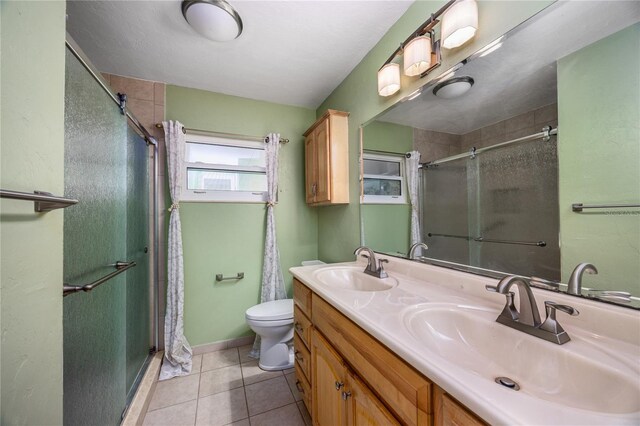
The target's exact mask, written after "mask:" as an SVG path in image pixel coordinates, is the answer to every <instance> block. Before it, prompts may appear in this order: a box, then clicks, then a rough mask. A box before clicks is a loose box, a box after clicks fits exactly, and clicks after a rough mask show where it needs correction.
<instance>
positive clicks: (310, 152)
mask: <svg viewBox="0 0 640 426" xmlns="http://www.w3.org/2000/svg"><path fill="white" fill-rule="evenodd" d="M348 117H349V113H347V112H343V111H336V110H332V109H330V110H327V112H326V113H325V114H324V115H323V116H322V117H320V118H319V119H318V120H317V121H316V122H315V123H313V125H312V126H311V127H309V129H308V130H307V131H306V132H305V133H304V136H305V141H304V145H305V179H306V184H305V186H306V200H307V203H308V204H311V205H314V206H320V205H328V204H347V203H349V122H348Z"/></svg>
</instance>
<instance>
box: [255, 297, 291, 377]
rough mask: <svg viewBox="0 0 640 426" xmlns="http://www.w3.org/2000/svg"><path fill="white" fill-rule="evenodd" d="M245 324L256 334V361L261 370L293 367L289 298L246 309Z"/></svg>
mask: <svg viewBox="0 0 640 426" xmlns="http://www.w3.org/2000/svg"><path fill="white" fill-rule="evenodd" d="M245 317H246V319H247V324H248V325H249V327H251V329H252V330H253V331H254V332H255V333H256V334H257V335H258V336H260V362H259V363H258V365H259V366H260V368H261V369H263V370H269V371H275V370H285V369H287V368H292V367H293V361H294V357H293V356H294V355H293V348H292V346H291V340H292V339H293V299H282V300H274V301H271V302H265V303H260V304H259V305H255V306H252V307H250V308H249V309H247V312H246V313H245Z"/></svg>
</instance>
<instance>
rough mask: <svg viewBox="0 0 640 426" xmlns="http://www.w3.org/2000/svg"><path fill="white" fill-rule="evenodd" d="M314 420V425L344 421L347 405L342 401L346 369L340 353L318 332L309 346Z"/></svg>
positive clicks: (328, 425)
mask: <svg viewBox="0 0 640 426" xmlns="http://www.w3.org/2000/svg"><path fill="white" fill-rule="evenodd" d="M311 364H312V370H313V373H312V376H313V378H312V379H311V386H312V387H313V393H312V397H311V405H312V406H313V408H312V415H311V417H312V418H313V423H314V425H317V426H341V425H345V424H346V405H345V403H344V401H343V400H342V392H343V391H344V383H345V379H346V368H345V366H344V364H343V362H342V359H341V358H340V356H339V355H338V354H337V353H336V352H335V351H334V350H333V349H332V348H331V346H330V345H329V343H327V341H326V340H325V339H324V338H323V337H322V336H321V335H320V334H319V333H317V332H315V331H314V332H313V337H312V345H311Z"/></svg>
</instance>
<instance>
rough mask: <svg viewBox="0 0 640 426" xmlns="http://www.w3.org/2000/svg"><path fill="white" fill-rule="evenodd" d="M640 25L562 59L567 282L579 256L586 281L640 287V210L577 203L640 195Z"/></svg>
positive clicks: (560, 151)
mask: <svg viewBox="0 0 640 426" xmlns="http://www.w3.org/2000/svg"><path fill="white" fill-rule="evenodd" d="M639 95H640V24H635V25H633V26H631V27H629V28H627V29H625V30H622V31H620V32H618V33H616V34H614V35H612V36H609V37H607V38H605V39H603V40H600V41H598V42H596V43H594V44H592V45H590V46H587V47H585V48H584V49H582V50H580V51H578V52H575V53H573V54H571V55H569V56H567V57H565V58H563V59H561V60H560V61H558V121H559V123H560V125H561V127H562V129H561V132H560V134H559V137H558V162H559V177H560V188H559V200H560V238H561V241H562V250H561V269H562V281H563V282H567V280H568V279H569V276H570V275H571V271H572V270H573V268H574V267H575V266H576V265H577V264H578V263H580V262H591V263H594V264H595V265H596V266H597V268H598V270H599V275H585V277H584V285H585V287H597V288H600V289H610V290H627V291H630V292H632V293H633V294H638V293H639V292H640V282H638V277H640V261H639V259H640V214H639V213H638V212H637V209H630V211H623V210H620V209H616V210H609V211H607V210H599V211H595V210H593V211H585V212H584V213H574V212H572V211H571V204H573V203H578V202H581V203H584V204H600V203H602V204H608V203H637V202H638V200H640V167H639V165H640V102H639V100H638V99H639Z"/></svg>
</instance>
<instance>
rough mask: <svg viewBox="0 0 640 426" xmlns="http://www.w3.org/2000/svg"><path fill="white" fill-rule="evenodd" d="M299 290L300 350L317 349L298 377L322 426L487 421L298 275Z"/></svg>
mask: <svg viewBox="0 0 640 426" xmlns="http://www.w3.org/2000/svg"><path fill="white" fill-rule="evenodd" d="M293 295H294V296H293V298H294V303H295V305H294V316H295V318H296V320H295V321H296V322H295V324H296V326H295V330H296V331H295V333H294V334H295V335H294V344H295V346H296V351H297V352H296V355H297V356H301V357H303V359H304V357H308V356H309V354H310V358H309V362H308V363H306V362H304V361H302V360H296V365H295V368H296V378H298V380H299V381H300V385H299V386H298V388H299V389H301V388H303V389H304V392H303V394H304V401H305V404H306V405H307V409H308V410H309V412H310V413H311V417H312V419H313V424H314V425H316V426H342V425H346V426H355V425H358V426H359V425H367V426H375V425H380V426H382V425H427V426H431V425H437V426H453V425H457V426H462V425H465V426H466V425H469V426H479V425H483V424H484V423H483V422H482V420H480V419H479V418H478V417H477V416H475V415H474V414H473V413H472V412H471V411H469V410H468V409H466V408H465V407H464V406H462V405H461V404H459V403H458V402H457V401H456V400H455V399H453V398H452V397H451V396H450V395H448V394H447V393H446V392H444V391H443V390H442V389H440V388H439V387H438V386H436V385H435V384H433V383H432V382H431V381H430V380H429V379H428V378H427V377H425V376H424V375H422V374H421V373H419V372H418V371H416V370H415V369H414V368H413V367H412V366H411V365H409V364H407V363H406V362H405V361H404V360H402V359H401V358H400V357H398V356H397V355H395V354H394V353H393V352H392V351H391V350H390V349H388V348H387V347H386V346H384V345H383V344H382V343H380V342H379V341H378V340H376V339H375V338H374V337H372V336H371V335H369V334H368V333H367V332H366V331H364V330H363V329H362V328H360V327H359V326H358V325H356V324H355V323H354V322H353V321H351V320H350V319H348V318H347V317H345V316H344V315H343V314H342V313H340V312H339V311H338V310H336V309H335V308H334V307H333V306H331V305H330V304H329V303H327V302H326V301H325V300H324V299H322V298H321V297H320V296H318V295H317V294H315V293H313V292H312V291H311V290H310V289H309V288H308V287H306V286H305V285H304V284H302V283H301V282H300V281H298V280H296V279H294V282H293ZM301 319H302V321H300V320H301ZM303 336H308V337H303ZM304 339H309V340H307V342H308V344H307V345H305V344H304V341H305V340H304ZM302 347H304V350H306V352H305V351H304V350H300V349H301V348H302ZM305 386H306V388H305ZM309 390H310V391H309Z"/></svg>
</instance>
